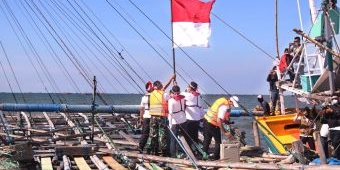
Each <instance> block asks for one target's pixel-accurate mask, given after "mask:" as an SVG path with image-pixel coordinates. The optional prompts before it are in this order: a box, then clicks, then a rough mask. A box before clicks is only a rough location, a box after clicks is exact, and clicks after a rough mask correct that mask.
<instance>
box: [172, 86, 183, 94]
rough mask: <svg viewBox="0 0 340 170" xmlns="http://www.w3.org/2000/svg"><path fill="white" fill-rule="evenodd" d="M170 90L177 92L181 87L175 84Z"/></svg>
mask: <svg viewBox="0 0 340 170" xmlns="http://www.w3.org/2000/svg"><path fill="white" fill-rule="evenodd" d="M172 91H173V92H174V93H179V92H180V91H181V89H180V88H179V86H177V85H175V86H173V87H172Z"/></svg>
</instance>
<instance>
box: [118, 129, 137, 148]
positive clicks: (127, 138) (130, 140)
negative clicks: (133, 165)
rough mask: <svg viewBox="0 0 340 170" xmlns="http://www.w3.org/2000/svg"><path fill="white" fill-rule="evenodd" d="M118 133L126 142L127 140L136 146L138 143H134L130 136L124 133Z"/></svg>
mask: <svg viewBox="0 0 340 170" xmlns="http://www.w3.org/2000/svg"><path fill="white" fill-rule="evenodd" d="M118 133H119V134H120V135H121V136H123V138H125V139H126V140H128V141H129V142H131V143H134V144H136V145H138V142H136V141H135V140H134V139H133V138H132V137H131V136H130V135H128V134H126V133H124V132H123V131H121V130H120V131H119V132H118Z"/></svg>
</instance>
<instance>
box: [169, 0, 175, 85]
mask: <svg viewBox="0 0 340 170" xmlns="http://www.w3.org/2000/svg"><path fill="white" fill-rule="evenodd" d="M172 5H173V4H172V0H170V14H171V42H172V67H173V71H174V75H176V57H175V56H176V54H175V43H174V30H173V28H174V27H173V18H172V16H173V15H172V12H173V11H172ZM175 81H176V77H175V78H174V82H175Z"/></svg>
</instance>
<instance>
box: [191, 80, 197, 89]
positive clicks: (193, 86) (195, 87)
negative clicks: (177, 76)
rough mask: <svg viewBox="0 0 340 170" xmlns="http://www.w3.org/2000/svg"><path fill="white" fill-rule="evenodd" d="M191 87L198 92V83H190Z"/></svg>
mask: <svg viewBox="0 0 340 170" xmlns="http://www.w3.org/2000/svg"><path fill="white" fill-rule="evenodd" d="M189 86H190V88H192V89H193V90H197V83H196V82H194V81H192V82H190V84H189Z"/></svg>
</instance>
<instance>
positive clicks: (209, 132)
mask: <svg viewBox="0 0 340 170" xmlns="http://www.w3.org/2000/svg"><path fill="white" fill-rule="evenodd" d="M203 136H204V140H203V150H204V152H206V153H208V150H209V145H210V142H211V139H212V138H213V137H214V139H215V149H214V159H220V144H221V130H220V128H219V127H218V126H214V125H212V124H210V123H209V122H207V120H205V119H204V120H203Z"/></svg>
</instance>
